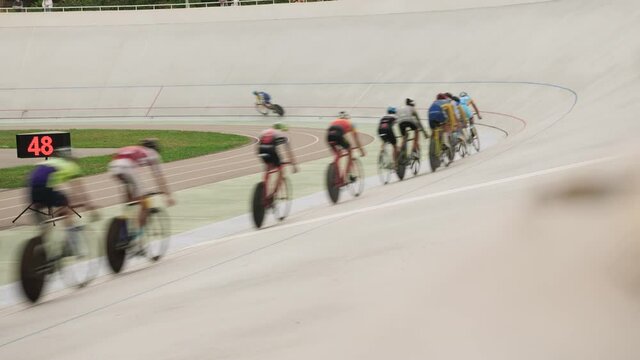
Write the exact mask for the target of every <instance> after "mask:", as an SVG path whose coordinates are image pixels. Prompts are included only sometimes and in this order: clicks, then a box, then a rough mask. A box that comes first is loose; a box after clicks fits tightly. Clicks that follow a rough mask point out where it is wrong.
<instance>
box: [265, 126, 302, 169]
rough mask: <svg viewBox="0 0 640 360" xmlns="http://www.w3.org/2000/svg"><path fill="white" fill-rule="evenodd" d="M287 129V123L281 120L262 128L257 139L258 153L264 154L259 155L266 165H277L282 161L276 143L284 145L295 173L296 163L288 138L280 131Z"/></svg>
mask: <svg viewBox="0 0 640 360" xmlns="http://www.w3.org/2000/svg"><path fill="white" fill-rule="evenodd" d="M287 130H289V129H288V127H287V125H285V124H283V123H281V122H277V123H275V124H273V126H272V127H271V128H270V129H267V130H264V131H263V132H262V133H261V134H260V138H259V141H258V154H259V155H263V154H264V156H261V157H262V160H263V161H264V163H265V164H266V165H267V167H269V168H271V167H279V166H280V165H281V164H282V162H281V161H280V155H279V154H278V149H277V148H278V145H285V147H286V148H287V155H288V156H289V160H290V161H291V165H293V172H294V173H297V172H298V165H297V162H296V159H295V157H294V155H293V150H292V149H291V145H290V144H289V139H288V138H287V137H286V136H285V135H284V134H283V133H282V132H283V131H287ZM279 176H280V177H282V173H280V175H279ZM278 181H280V179H278Z"/></svg>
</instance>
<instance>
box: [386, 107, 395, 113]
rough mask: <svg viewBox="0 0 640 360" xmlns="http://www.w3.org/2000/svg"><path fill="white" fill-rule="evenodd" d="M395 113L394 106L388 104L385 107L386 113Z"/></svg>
mask: <svg viewBox="0 0 640 360" xmlns="http://www.w3.org/2000/svg"><path fill="white" fill-rule="evenodd" d="M395 113H396V108H394V107H393V106H389V107H388V108H387V114H395Z"/></svg>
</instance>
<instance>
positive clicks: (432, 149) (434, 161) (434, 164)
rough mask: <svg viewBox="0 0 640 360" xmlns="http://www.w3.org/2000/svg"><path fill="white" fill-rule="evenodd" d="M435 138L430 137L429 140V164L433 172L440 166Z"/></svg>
mask: <svg viewBox="0 0 640 360" xmlns="http://www.w3.org/2000/svg"><path fill="white" fill-rule="evenodd" d="M436 142H437V141H436V140H435V139H434V138H433V136H432V137H431V140H430V141H429V164H430V165H431V171H433V172H435V171H436V169H437V168H439V167H440V154H439V151H438V150H436Z"/></svg>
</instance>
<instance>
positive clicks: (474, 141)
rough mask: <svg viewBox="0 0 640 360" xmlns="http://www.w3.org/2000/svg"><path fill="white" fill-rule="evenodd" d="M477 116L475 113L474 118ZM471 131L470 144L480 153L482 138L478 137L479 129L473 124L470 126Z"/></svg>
mask: <svg viewBox="0 0 640 360" xmlns="http://www.w3.org/2000/svg"><path fill="white" fill-rule="evenodd" d="M475 115H477V114H475V113H474V114H473V116H475ZM472 119H473V118H472ZM469 130H470V133H471V136H470V137H469V144H470V145H472V146H473V148H474V149H476V152H480V137H479V136H478V129H476V126H475V124H473V123H471V124H469Z"/></svg>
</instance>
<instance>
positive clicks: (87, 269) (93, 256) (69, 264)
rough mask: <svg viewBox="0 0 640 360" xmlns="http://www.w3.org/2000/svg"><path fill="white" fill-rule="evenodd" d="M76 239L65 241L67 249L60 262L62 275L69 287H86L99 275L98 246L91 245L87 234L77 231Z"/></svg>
mask: <svg viewBox="0 0 640 360" xmlns="http://www.w3.org/2000/svg"><path fill="white" fill-rule="evenodd" d="M68 236H75V238H68V239H65V240H66V241H65V244H64V246H65V249H64V252H63V255H64V256H63V257H62V259H60V260H59V262H58V264H59V266H60V275H61V277H62V280H63V281H64V282H65V283H66V284H67V286H75V287H79V288H82V287H85V286H87V285H88V284H89V283H90V282H91V280H93V279H94V278H95V277H96V275H97V274H98V259H97V258H98V244H90V243H89V240H88V239H87V237H86V235H85V232H84V231H82V230H77V231H75V232H74V235H71V234H69V235H68Z"/></svg>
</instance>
